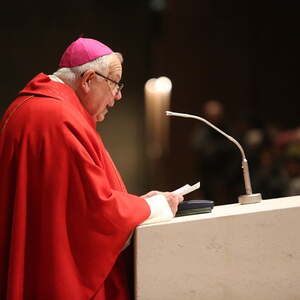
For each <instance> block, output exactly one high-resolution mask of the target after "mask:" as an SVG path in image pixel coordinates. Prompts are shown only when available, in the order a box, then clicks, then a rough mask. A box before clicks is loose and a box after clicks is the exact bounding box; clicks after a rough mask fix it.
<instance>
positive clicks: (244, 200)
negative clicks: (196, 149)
mask: <svg viewBox="0 0 300 300" xmlns="http://www.w3.org/2000/svg"><path fill="white" fill-rule="evenodd" d="M166 115H167V116H174V117H182V118H191V119H196V120H199V121H202V122H204V123H205V124H207V125H208V126H210V127H212V128H213V129H215V130H216V131H218V132H219V133H221V134H222V135H224V136H225V137H226V138H227V139H228V140H230V141H231V142H232V143H234V144H235V145H236V146H237V147H238V148H239V150H240V152H241V154H242V169H243V175H244V183H245V190H246V194H245V195H241V196H239V203H240V204H250V203H258V202H260V201H261V200H262V197H261V194H260V193H257V194H253V193H252V187H251V181H250V175H249V168H248V161H247V159H246V155H245V151H244V149H243V148H242V146H241V145H240V143H239V142H238V141H237V140H235V139H234V138H233V137H232V136H230V135H228V134H226V133H225V132H224V131H222V130H221V129H219V128H218V127H216V126H215V125H213V124H212V123H210V122H209V121H207V120H206V119H204V118H201V117H198V116H195V115H190V114H183V113H177V112H172V111H166Z"/></svg>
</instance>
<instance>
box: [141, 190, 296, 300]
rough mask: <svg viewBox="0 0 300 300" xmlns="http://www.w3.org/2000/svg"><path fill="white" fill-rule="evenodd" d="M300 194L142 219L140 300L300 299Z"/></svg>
mask: <svg viewBox="0 0 300 300" xmlns="http://www.w3.org/2000/svg"><path fill="white" fill-rule="evenodd" d="M299 228H300V196H295V197H287V198H279V199H271V200H263V201H262V202H261V203H257V204H248V205H240V204H231V205H223V206H217V207H215V208H214V209H213V212H212V213H209V214H202V215H194V216H186V217H179V218H175V219H173V220H171V221H169V222H164V223H159V224H151V225H142V226H139V227H138V228H137V230H136V234H135V293H136V299H137V300H169V299H170V300H171V299H172V300H176V299H178V300H201V299H204V300H248V299H249V300H250V299H251V300H253V299H255V300H299V299H300V238H299Z"/></svg>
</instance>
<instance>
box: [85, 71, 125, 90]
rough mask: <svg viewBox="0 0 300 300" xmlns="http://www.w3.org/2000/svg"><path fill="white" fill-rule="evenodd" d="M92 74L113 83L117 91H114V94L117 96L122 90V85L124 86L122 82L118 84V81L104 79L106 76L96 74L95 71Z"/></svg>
mask: <svg viewBox="0 0 300 300" xmlns="http://www.w3.org/2000/svg"><path fill="white" fill-rule="evenodd" d="M94 72H95V74H96V75H98V76H100V77H102V78H104V79H105V80H108V81H110V82H112V83H114V84H115V85H116V86H118V89H117V91H116V94H118V93H119V92H120V91H121V90H122V89H123V87H124V85H125V84H124V83H123V82H118V81H115V80H112V79H110V78H109V77H106V76H104V75H102V74H100V73H98V72H96V71H94ZM83 74H84V73H82V74H81V76H83Z"/></svg>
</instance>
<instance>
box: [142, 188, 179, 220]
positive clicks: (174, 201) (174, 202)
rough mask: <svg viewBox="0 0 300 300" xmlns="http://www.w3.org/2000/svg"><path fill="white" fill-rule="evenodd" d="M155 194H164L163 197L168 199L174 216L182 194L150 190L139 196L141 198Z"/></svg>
mask: <svg viewBox="0 0 300 300" xmlns="http://www.w3.org/2000/svg"><path fill="white" fill-rule="evenodd" d="M155 195H163V196H165V198H166V199H167V201H168V204H169V206H170V208H171V211H172V213H173V215H174V216H175V214H176V212H177V209H178V204H179V203H180V202H182V201H183V199H184V198H183V196H181V195H177V194H174V193H170V192H160V191H151V192H149V193H147V194H145V195H143V196H141V197H142V198H149V197H152V196H155Z"/></svg>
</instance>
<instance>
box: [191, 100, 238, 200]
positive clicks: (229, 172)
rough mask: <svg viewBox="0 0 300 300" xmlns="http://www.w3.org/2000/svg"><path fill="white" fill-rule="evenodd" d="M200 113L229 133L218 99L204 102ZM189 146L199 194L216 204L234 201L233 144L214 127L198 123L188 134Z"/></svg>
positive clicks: (235, 165)
mask: <svg viewBox="0 0 300 300" xmlns="http://www.w3.org/2000/svg"><path fill="white" fill-rule="evenodd" d="M200 116H201V117H203V118H205V119H207V120H208V121H209V122H211V123H212V124H213V125H215V126H217V127H218V128H220V129H221V130H223V131H224V132H225V133H228V134H230V132H231V129H230V126H228V124H227V122H226V120H225V112H224V106H223V104H222V103H221V102H220V101H218V100H215V99H212V100H208V101H206V102H205V103H204V104H203V106H202V109H201V114H200ZM191 148H192V150H193V152H194V158H195V171H196V173H197V174H199V178H200V180H201V190H202V192H203V195H201V197H202V198H205V199H209V200H213V201H214V202H215V205H219V204H227V203H233V202H235V201H236V199H235V198H234V192H233V190H234V184H235V180H236V177H237V172H239V173H240V155H239V153H238V152H237V151H238V150H237V148H236V146H235V145H233V144H232V143H231V142H230V141H229V140H228V139H227V138H225V137H224V136H223V135H222V134H220V133H219V132H217V131H215V130H214V129H213V128H211V127H209V126H207V125H206V124H204V123H201V122H197V123H196V124H195V128H194V130H193V133H192V136H191Z"/></svg>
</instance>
